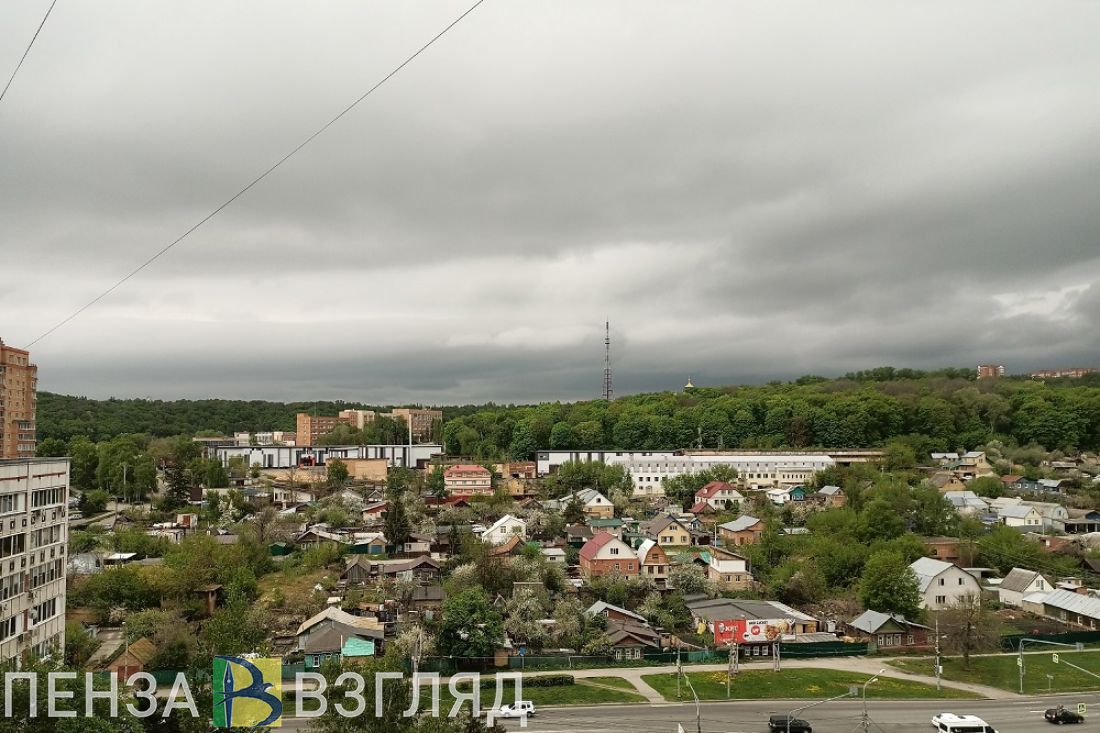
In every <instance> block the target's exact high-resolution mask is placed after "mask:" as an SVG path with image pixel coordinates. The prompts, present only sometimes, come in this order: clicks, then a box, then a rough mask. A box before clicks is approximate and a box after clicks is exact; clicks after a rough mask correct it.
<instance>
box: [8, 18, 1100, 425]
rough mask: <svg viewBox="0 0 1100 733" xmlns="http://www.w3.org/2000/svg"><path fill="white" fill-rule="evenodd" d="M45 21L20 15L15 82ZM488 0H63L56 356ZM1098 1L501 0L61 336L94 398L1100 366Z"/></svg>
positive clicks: (43, 111)
mask: <svg viewBox="0 0 1100 733" xmlns="http://www.w3.org/2000/svg"><path fill="white" fill-rule="evenodd" d="M48 4H49V0H33V1H32V0H4V2H2V3H0V76H2V77H3V79H2V80H0V81H6V79H7V76H8V75H9V74H10V73H11V70H12V69H13V68H14V66H15V64H16V62H17V61H18V59H19V56H20V55H21V54H22V52H23V49H24V48H25V46H26V44H27V42H28V40H29V39H30V37H31V35H32V34H33V32H34V29H35V27H36V26H37V24H38V22H39V21H40V20H41V17H42V14H43V13H44V12H45V9H46V7H47V5H48ZM468 5H469V0H467V2H466V3H456V2H450V1H449V0H447V1H444V0H420V1H418V2H394V1H392V0H391V1H390V2H374V1H366V0H355V1H354V2H352V1H347V2H337V1H335V0H333V1H326V2H310V3H304V2H293V3H292V2H275V1H273V0H254V1H252V2H243V1H241V0H234V2H225V1H224V0H205V1H199V0H186V1H183V0H178V1H176V2H150V1H149V0H126V1H122V0H96V1H95V2H87V1H86V0H84V1H78V0H59V2H58V3H57V6H56V8H55V9H54V12H53V14H52V15H51V17H50V19H49V21H48V22H47V24H46V26H45V28H44V29H43V31H42V34H41V36H40V37H39V39H38V41H37V43H36V45H35V47H34V49H33V50H32V52H31V55H30V56H29V57H28V59H27V62H26V63H25V65H24V66H23V69H22V71H21V72H20V74H19V76H18V77H17V78H16V80H15V83H14V84H13V86H12V87H11V90H10V91H9V93H8V95H7V97H5V99H4V100H3V102H0V255H2V256H0V338H3V339H4V341H5V342H7V343H8V344H10V345H15V346H23V345H25V344H27V343H28V342H30V341H31V340H32V339H34V338H35V337H37V336H38V335H40V334H41V333H42V332H43V331H45V330H46V329H48V328H49V327H50V326H52V325H53V324H54V323H56V322H57V321H58V320H60V319H61V318H64V317H65V316H66V315H68V314H70V313H71V312H72V311H73V310H75V309H76V308H78V307H79V306H81V305H82V304H84V303H85V302H87V301H88V300H89V299H91V298H93V297H94V296H96V295H97V294H99V293H100V292H102V291H103V290H104V289H106V288H107V287H109V286H110V285H111V284H112V283H113V282H115V281H116V280H117V279H118V278H119V277H121V276H122V275H124V274H125V273H126V272H128V271H129V270H131V269H132V268H134V267H135V266H137V265H138V264H140V263H141V262H142V261H143V260H145V259H146V258H147V257H149V256H151V255H152V254H153V253H154V252H156V251H157V250H159V249H160V248H161V247H163V246H164V245H166V244H167V243H169V242H171V241H172V240H173V239H175V238H176V237H177V236H179V235H180V234H181V233H182V232H184V231H185V230H186V229H187V228H188V227H190V226H191V225H193V224H194V223H195V222H197V221H198V220H200V219H201V218H202V217H204V216H205V215H206V214H208V213H209V212H210V211H211V210H213V209H214V208H215V207H216V206H217V205H218V204H220V203H221V202H222V201H224V200H225V199H226V198H228V197H229V196H231V195H232V194H233V193H235V192H236V191H237V190H239V189H240V188H241V187H242V186H243V185H244V184H246V183H247V182H248V181H249V180H250V179H251V178H252V177H253V176H255V175H257V174H258V173H259V172H260V171H262V170H263V169H264V168H266V167H267V166H268V165H270V164H271V163H273V162H274V161H275V160H277V159H278V158H279V157H281V156H282V155H284V154H285V153H286V152H288V151H289V150H290V149H291V148H293V147H294V146H295V145H296V144H298V143H299V142H300V141H301V140H302V139H304V138H305V137H306V136H308V135H309V134H310V133H311V132H313V131H314V130H315V129H316V128H317V127H319V126H320V125H321V124H323V123H324V122H325V121H327V120H328V119H329V118H331V117H332V116H333V115H334V114H335V113H336V112H338V111H339V110H340V109H341V108H343V107H344V106H345V105H347V104H349V103H350V102H351V101H352V100H354V99H355V98H356V97H358V96H359V95H360V94H362V93H363V92H364V91H365V90H366V89H368V88H369V87H370V86H371V85H372V84H374V83H375V82H376V81H377V80H378V79H380V78H381V77H382V76H384V75H385V74H386V73H388V72H389V71H390V70H391V69H392V68H393V67H394V66H395V65H397V64H398V63H400V61H402V60H404V58H405V57H406V56H408V55H409V54H410V53H411V52H412V51H413V50H415V49H416V48H418V47H419V46H420V45H422V44H423V43H424V42H426V41H427V40H428V39H429V38H431V37H432V36H433V35H435V34H436V33H437V32H438V31H439V30H441V29H442V28H443V27H444V26H445V25H446V24H447V23H449V22H450V21H451V20H452V19H453V18H455V17H456V16H457V15H459V14H460V13H461V12H462V11H463V10H465V8H466V7H467V6H468ZM1098 28H1100V4H1098V3H1095V2H1088V1H1086V0H1076V1H1065V2H1058V1H1055V2H1050V1H1048V0H1043V1H1040V0H1034V1H1033V2H1005V1H1004V0H996V1H995V2H993V1H991V2H975V1H971V0H967V1H966V2H936V3H928V2H912V1H911V0H908V1H906V2H890V1H889V0H867V2H850V1H848V0H834V1H833V2H828V3H822V2H816V1H815V2H805V3H792V2H772V1H771V0H751V1H740V2H735V1H732V0H720V1H717V2H697V1H690V0H689V1H684V0H676V1H675V2H673V0H666V1H665V2H643V1H641V0H623V1H621V2H611V1H610V0H565V1H562V2H553V3H550V2H546V1H545V0H487V2H485V3H484V4H483V5H482V6H481V7H480V8H479V9H478V10H477V11H475V12H474V13H473V14H471V15H470V16H469V17H468V18H467V19H466V20H465V21H464V22H463V23H461V24H460V25H459V26H457V27H456V28H455V29H454V30H453V31H452V32H451V33H450V34H448V35H447V36H445V37H444V38H443V39H442V40H441V41H440V42H439V43H438V44H437V45H435V46H434V47H432V48H431V49H430V50H429V51H428V52H426V53H425V54H424V55H422V56H421V57H420V58H419V59H417V60H416V61H414V62H413V64H411V65H410V66H408V67H407V68H406V69H405V70H404V71H403V72H402V73H401V74H399V75H398V76H396V77H395V78H394V79H393V80H392V81H391V82H389V83H388V84H387V85H385V86H383V87H382V88H381V89H380V90H379V91H378V92H377V93H376V94H374V95H373V96H371V97H370V98H368V99H367V100H366V101H365V102H364V103H363V104H362V105H360V106H359V107H358V108H356V110H355V111H353V112H352V113H351V114H350V115H348V116H347V117H345V118H344V119H343V120H341V121H340V122H338V123H337V124H336V125H335V126H333V127H332V128H330V129H329V130H328V131H327V132H326V133H325V134H324V135H323V136H321V137H320V138H318V139H317V140H316V141H315V142H314V143H313V144H312V145H310V146H309V147H307V148H306V149H305V150H303V151H302V153H300V154H299V155H298V156H297V157H295V158H294V159H292V160H291V161H290V162H288V163H287V164H285V165H284V166H283V167H282V168H280V169H279V170H278V171H276V172H275V173H274V174H273V175H272V176H271V177H269V178H268V179H266V180H265V181H263V182H262V183H261V184H259V185H258V186H257V187H256V188H254V189H252V190H251V191H250V192H249V193H247V194H246V195H245V196H243V197H242V198H241V199H239V200H238V201H237V202H236V203H235V204H234V205H233V206H232V207H231V208H229V209H227V210H226V211H225V212H224V213H222V214H221V215H219V216H218V217H216V218H215V219H213V220H212V221H210V222H209V223H208V224H206V225H204V226H203V227H202V228H200V229H199V230H198V231H197V232H196V233H195V234H193V235H192V236H191V237H190V238H189V239H187V240H185V242H184V243H183V244H181V245H179V246H178V247H176V248H175V249H174V250H172V251H171V252H170V253H169V254H168V255H166V256H165V257H163V258H162V259H160V260H159V261H157V262H156V263H155V264H153V265H152V266H151V267H149V268H148V269H147V270H145V271H144V272H142V273H141V274H140V275H138V276H137V277H135V278H134V279H132V280H131V281H129V282H128V283H126V284H125V285H124V286H122V287H121V288H120V289H119V290H117V291H116V292H115V293H114V294H112V295H111V296H109V297H108V298H106V299H104V300H103V301H102V302H101V303H99V304H98V305H96V306H95V307H94V308H92V309H90V310H88V311H87V312H85V313H84V314H83V315H82V316H80V317H79V318H78V319H76V320H74V321H73V322H71V323H70V324H68V325H67V326H65V327H64V328H62V329H60V330H58V331H56V332H55V333H53V334H52V335H50V336H49V337H48V338H46V339H44V340H42V341H41V342H40V343H39V344H37V345H36V346H35V347H34V349H33V357H34V359H35V361H37V363H38V364H39V370H40V387H41V388H42V389H46V390H52V391H59V392H65V393H71V394H83V395H88V396H95V397H107V396H112V395H114V396H119V397H129V396H150V397H163V398H171V397H201V396H217V397H242V398H271V399H288V400H293V399H312V398H333V399H347V400H363V401H368V402H377V403H394V402H407V401H421V402H425V403H435V404H444V403H454V402H467V401H484V400H496V401H534V400H542V399H563V400H564V399H579V398H580V399H583V398H590V397H594V396H597V395H598V394H599V392H600V389H601V378H602V368H603V363H602V360H603V321H604V318H605V317H609V318H610V319H611V322H612V327H611V330H612V340H613V347H612V348H613V367H614V369H615V381H616V388H617V391H618V392H619V393H627V392H638V391H648V390H659V389H678V388H679V387H680V386H682V385H683V383H684V381H685V380H686V378H687V377H688V376H691V377H692V378H693V380H694V381H695V383H696V384H727V383H734V382H741V381H754V382H755V381H761V380H765V379H772V378H786V377H792V376H797V375H799V374H804V373H818V374H826V375H831V374H837V373H842V372H844V371H848V370H851V369H861V368H867V367H874V366H879V365H885V364H892V365H896V366H911V367H937V366H970V365H974V364H977V363H979V362H996V363H1003V364H1005V365H1006V366H1007V367H1008V369H1009V371H1012V372H1019V371H1025V370H1029V369H1032V368H1038V367H1061V366H1078V365H1081V366H1091V365H1100V353H1098V349H1100V347H1098V344H1097V339H1096V324H1097V321H1098V319H1100V284H1098V275H1100V94H1098V93H1097V80H1098V78H1100V43H1097V35H1096V32H1097V29H1098Z"/></svg>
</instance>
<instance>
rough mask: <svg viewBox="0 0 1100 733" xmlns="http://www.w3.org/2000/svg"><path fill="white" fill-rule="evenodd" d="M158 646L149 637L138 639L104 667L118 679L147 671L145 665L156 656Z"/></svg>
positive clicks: (104, 669)
mask: <svg viewBox="0 0 1100 733" xmlns="http://www.w3.org/2000/svg"><path fill="white" fill-rule="evenodd" d="M156 653H157V648H156V646H154V645H153V642H151V641H149V639H145V638H142V639H138V640H137V641H135V642H134V643H133V644H130V645H129V646H128V647H126V648H125V649H124V650H123V652H122V654H120V655H119V656H118V657H117V658H115V659H114V660H112V661H111V662H110V664H108V665H107V666H106V667H104V668H103V671H105V672H114V673H115V674H116V675H118V679H122V680H125V679H129V678H130V676H132V675H135V674H137V673H138V672H144V671H145V665H147V664H149V662H150V661H151V660H152V659H153V657H154V656H156Z"/></svg>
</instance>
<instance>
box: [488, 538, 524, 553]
mask: <svg viewBox="0 0 1100 733" xmlns="http://www.w3.org/2000/svg"><path fill="white" fill-rule="evenodd" d="M525 544H526V543H525V542H524V541H523V540H522V539H520V536H519V535H518V534H514V535H512V536H511V537H509V538H508V539H506V540H504V541H503V542H501V543H500V544H499V545H493V546H492V547H491V548H489V557H506V556H509V555H518V554H520V553H521V552H523V548H524V545H525Z"/></svg>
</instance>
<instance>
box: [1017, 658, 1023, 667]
mask: <svg viewBox="0 0 1100 733" xmlns="http://www.w3.org/2000/svg"><path fill="white" fill-rule="evenodd" d="M1016 666H1017V667H1023V666H1024V658H1023V657H1016Z"/></svg>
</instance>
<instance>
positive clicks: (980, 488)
mask: <svg viewBox="0 0 1100 733" xmlns="http://www.w3.org/2000/svg"><path fill="white" fill-rule="evenodd" d="M966 488H968V489H970V490H971V491H973V492H974V493H975V494H977V495H978V496H984V497H985V498H986V499H996V498H998V497H999V496H1001V495H1003V494H1004V488H1005V487H1004V484H1003V483H1001V479H1000V478H998V477H997V476H979V477H978V478H976V479H974V480H973V481H971V482H970V483H969V484H967V485H966Z"/></svg>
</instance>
